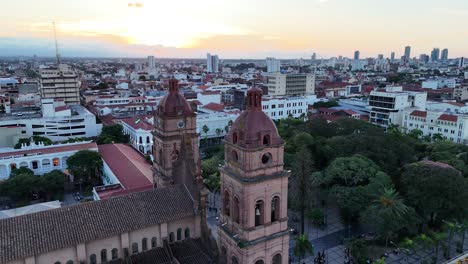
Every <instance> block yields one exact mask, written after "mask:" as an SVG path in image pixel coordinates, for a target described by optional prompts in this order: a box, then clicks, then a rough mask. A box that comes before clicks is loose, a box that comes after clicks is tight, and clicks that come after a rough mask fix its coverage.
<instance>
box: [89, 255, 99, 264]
mask: <svg viewBox="0 0 468 264" xmlns="http://www.w3.org/2000/svg"><path fill="white" fill-rule="evenodd" d="M89 263H90V264H97V258H96V254H91V256H89Z"/></svg>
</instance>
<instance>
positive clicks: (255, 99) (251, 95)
mask: <svg viewBox="0 0 468 264" xmlns="http://www.w3.org/2000/svg"><path fill="white" fill-rule="evenodd" d="M262 94H263V91H262V89H260V88H258V87H253V88H251V89H249V90H248V91H247V111H262Z"/></svg>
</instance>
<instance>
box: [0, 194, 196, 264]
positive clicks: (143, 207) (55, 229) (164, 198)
mask: <svg viewBox="0 0 468 264" xmlns="http://www.w3.org/2000/svg"><path fill="white" fill-rule="evenodd" d="M194 214H195V211H194V203H193V200H192V197H191V196H190V194H189V192H188V191H187V189H186V187H185V186H183V185H174V186H170V187H165V188H160V189H154V190H149V191H144V192H138V193H132V194H129V195H123V196H118V197H114V198H109V199H106V200H99V201H94V202H88V203H82V204H78V205H73V206H67V207H62V208H58V209H53V210H48V211H43V212H39V213H33V214H28V215H23V216H18V217H12V218H7V219H2V220H0V234H2V235H1V236H0V263H5V262H9V261H13V260H17V259H23V258H26V257H30V256H35V255H39V254H43V253H46V252H51V251H54V250H58V249H62V248H67V247H73V246H76V245H78V244H81V243H85V242H88V241H94V240H98V239H103V238H107V237H111V236H115V235H118V234H121V233H125V232H128V231H132V230H137V229H142V228H146V227H149V226H154V225H157V224H161V223H166V222H171V221H174V220H178V219H183V218H186V217H190V216H193V215H194Z"/></svg>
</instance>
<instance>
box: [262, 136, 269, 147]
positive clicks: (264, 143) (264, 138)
mask: <svg viewBox="0 0 468 264" xmlns="http://www.w3.org/2000/svg"><path fill="white" fill-rule="evenodd" d="M269 145H270V135H264V136H263V146H269Z"/></svg>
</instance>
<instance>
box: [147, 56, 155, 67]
mask: <svg viewBox="0 0 468 264" xmlns="http://www.w3.org/2000/svg"><path fill="white" fill-rule="evenodd" d="M148 68H151V69H154V68H156V60H155V58H154V56H148Z"/></svg>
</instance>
